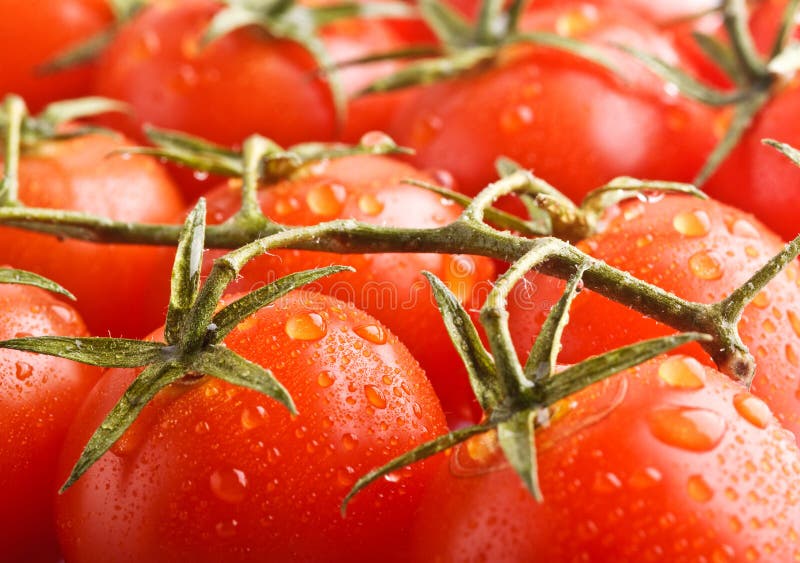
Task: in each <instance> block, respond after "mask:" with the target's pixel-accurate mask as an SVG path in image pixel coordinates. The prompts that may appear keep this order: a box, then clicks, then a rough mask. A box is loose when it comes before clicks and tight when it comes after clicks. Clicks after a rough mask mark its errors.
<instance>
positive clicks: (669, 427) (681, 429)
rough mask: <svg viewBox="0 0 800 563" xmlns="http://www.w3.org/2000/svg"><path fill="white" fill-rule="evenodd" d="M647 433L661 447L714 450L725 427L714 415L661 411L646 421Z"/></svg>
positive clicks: (678, 409)
mask: <svg viewBox="0 0 800 563" xmlns="http://www.w3.org/2000/svg"><path fill="white" fill-rule="evenodd" d="M647 422H648V425H649V427H650V432H651V433H652V434H653V436H655V437H656V438H657V439H658V440H659V441H661V442H663V443H664V444H667V445H670V446H674V447H676V448H680V449H683V450H688V451H695V452H705V451H710V450H713V449H714V448H715V447H716V446H717V444H719V442H720V440H722V437H723V436H724V435H725V430H726V425H725V419H723V418H722V417H721V416H720V415H718V414H717V413H715V412H713V411H710V410H706V409H701V408H694V407H664V408H659V409H656V410H654V411H653V412H651V413H650V414H649V415H648V417H647Z"/></svg>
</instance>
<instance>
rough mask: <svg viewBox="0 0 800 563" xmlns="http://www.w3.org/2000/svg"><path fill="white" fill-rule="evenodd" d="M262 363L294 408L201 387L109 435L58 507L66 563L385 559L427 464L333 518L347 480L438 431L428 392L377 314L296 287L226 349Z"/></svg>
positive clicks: (82, 436) (397, 553) (82, 419)
mask: <svg viewBox="0 0 800 563" xmlns="http://www.w3.org/2000/svg"><path fill="white" fill-rule="evenodd" d="M225 343H226V345H227V346H228V347H229V348H230V349H231V350H233V351H235V352H237V353H239V354H241V355H242V356H244V357H245V358H247V359H249V360H250V361H252V362H256V363H258V364H260V365H262V366H264V367H267V368H270V369H271V370H272V371H273V373H274V374H275V376H276V377H277V379H278V380H279V381H281V382H282V383H283V384H284V385H285V386H286V388H287V389H288V391H289V392H290V393H291V395H292V397H293V398H294V401H295V403H296V405H297V409H298V411H299V415H298V416H294V417H293V416H291V415H290V414H289V412H288V411H287V410H286V409H285V408H284V407H283V406H281V405H280V404H278V403H277V402H275V401H272V400H271V399H268V398H267V397H265V396H263V395H261V394H260V393H258V392H255V391H252V390H246V389H242V388H238V387H234V386H231V385H229V384H227V383H224V382H221V381H219V380H212V379H209V378H203V379H200V380H197V381H194V382H192V383H189V382H186V383H183V384H176V385H173V386H172V387H170V388H168V389H165V390H164V391H162V392H161V393H160V394H159V395H158V396H157V397H156V399H155V401H154V402H152V403H150V404H149V405H148V406H146V407H145V409H144V411H143V413H142V415H141V417H140V418H139V419H138V420H137V421H136V422H135V423H134V425H133V426H132V427H131V428H130V429H129V430H128V432H126V434H125V435H124V436H123V438H122V440H121V441H120V442H118V443H117V444H116V445H115V446H114V447H113V448H112V450H111V451H110V452H109V453H107V454H106V455H105V456H103V457H102V458H101V459H100V461H99V462H98V463H97V464H95V465H94V466H93V467H92V468H91V469H90V470H89V471H88V472H87V473H86V474H85V475H84V476H83V477H82V478H81V479H80V480H78V481H77V483H76V484H75V485H74V486H73V487H72V488H70V489H69V490H67V492H66V493H65V494H64V495H62V496H61V497H59V499H58V502H57V516H58V528H59V538H60V541H61V545H62V548H63V550H64V555H65V559H66V560H67V561H70V562H75V563H80V562H82V561H90V562H94V561H101V560H104V559H106V558H107V557H109V554H112V553H113V554H114V560H115V561H117V562H120V563H121V562H123V561H152V562H161V561H185V560H187V558H189V559H191V560H193V561H196V562H198V563H201V562H205V561H208V562H212V561H213V562H217V561H226V562H231V563H234V562H240V561H254V562H256V561H257V562H263V561H355V562H358V561H374V560H375V558H376V557H380V558H381V559H383V560H387V561H403V560H405V559H406V558H407V545H406V542H407V541H408V537H407V535H408V531H409V528H410V526H411V522H412V518H413V515H414V512H415V510H416V508H417V505H418V502H419V498H420V495H421V492H422V490H423V488H424V487H425V486H426V484H427V482H428V480H429V477H430V473H431V471H432V469H434V468H435V463H426V464H424V465H421V466H414V467H413V468H409V469H405V470H401V471H399V472H398V473H396V474H394V475H391V476H390V478H388V479H384V480H382V481H381V483H379V484H377V486H375V487H374V488H372V489H370V490H367V491H365V492H364V494H363V495H360V496H359V497H358V498H356V499H355V500H354V502H353V503H352V505H351V506H350V508H349V510H348V514H347V518H346V519H344V518H342V517H341V515H340V513H339V507H340V503H341V501H342V499H343V498H344V496H345V494H346V493H347V492H348V491H349V490H350V488H351V487H352V486H353V484H354V483H355V480H356V479H357V478H358V477H359V476H361V475H363V474H364V473H366V472H367V471H368V470H369V469H372V468H373V467H374V466H377V465H380V464H383V463H386V462H387V461H389V460H390V459H392V458H393V457H395V456H397V455H399V454H400V453H402V452H404V451H406V450H408V449H411V448H413V447H414V446H416V445H418V444H420V443H422V442H424V441H426V440H429V439H431V438H433V437H434V436H436V435H438V434H440V433H442V432H443V431H444V430H445V422H444V416H443V415H442V411H441V408H440V407H439V403H438V400H437V398H436V395H435V394H434V392H433V389H432V388H431V387H430V383H429V382H428V380H427V379H426V378H425V375H424V373H423V372H422V370H421V369H420V368H419V365H418V364H417V362H416V361H415V360H414V358H412V356H411V354H409V352H408V350H407V349H406V348H405V347H404V346H403V345H402V344H400V343H399V342H398V340H397V338H396V337H394V336H393V335H392V334H391V333H389V332H388V330H387V329H386V328H384V327H383V325H381V324H380V323H379V322H378V321H377V320H375V319H373V318H372V317H370V316H369V315H367V314H366V313H364V312H362V311H359V310H357V309H355V308H354V307H352V306H351V305H347V304H346V303H344V302H340V301H337V300H335V299H333V298H331V297H327V296H323V295H320V294H315V293H310V292H294V293H292V294H290V295H289V296H287V297H284V298H282V299H281V300H279V301H276V302H275V303H274V304H273V305H271V306H270V307H268V308H265V309H262V310H261V311H259V312H258V313H256V314H255V315H253V316H252V317H250V318H249V319H248V320H246V321H245V322H244V323H243V324H242V325H240V326H239V327H238V328H237V329H236V330H235V331H233V332H232V333H231V334H230V335H229V336H228V337H227V338H226V340H225ZM135 373H136V372H135V371H134V370H110V371H108V372H106V374H105V375H104V376H103V378H102V379H101V381H100V382H99V383H98V385H97V386H96V387H95V388H94V390H93V391H92V393H91V395H90V396H89V398H88V400H87V401H86V402H85V403H84V405H83V407H82V408H81V410H80V413H79V414H78V415H77V419H76V422H75V424H74V425H73V427H72V429H71V431H70V436H69V438H68V441H67V445H66V447H65V455H64V456H63V463H62V466H61V470H62V476H66V474H67V472H68V469H69V468H71V466H72V464H73V463H74V461H75V460H76V459H77V456H78V453H79V452H80V450H81V449H82V447H83V445H84V444H85V443H86V441H87V439H88V438H89V436H90V435H91V433H92V432H93V431H94V429H95V428H96V427H97V426H98V425H99V423H100V422H101V420H102V418H103V417H104V416H105V414H106V413H107V412H108V411H109V410H110V409H111V407H112V406H113V404H114V403H115V402H116V401H117V400H118V399H119V398H120V396H121V395H122V393H123V391H124V390H125V388H126V386H127V385H128V383H130V381H131V380H132V378H133V377H134V375H135Z"/></svg>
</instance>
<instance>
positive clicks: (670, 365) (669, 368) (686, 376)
mask: <svg viewBox="0 0 800 563" xmlns="http://www.w3.org/2000/svg"><path fill="white" fill-rule="evenodd" d="M658 376H659V377H660V378H661V380H662V381H664V383H666V384H667V385H670V386H672V387H678V388H680V389H702V388H703V387H704V386H705V371H704V370H703V366H702V365H700V362H698V361H697V360H695V359H694V358H688V357H680V356H676V357H671V358H668V359H666V360H664V361H663V362H661V365H660V366H659V367H658Z"/></svg>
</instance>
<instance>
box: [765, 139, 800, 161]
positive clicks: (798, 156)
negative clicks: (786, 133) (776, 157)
mask: <svg viewBox="0 0 800 563" xmlns="http://www.w3.org/2000/svg"><path fill="white" fill-rule="evenodd" d="M761 142H762V143H764V144H765V145H767V146H770V147H772V148H774V149H775V150H777V151H778V152H779V153H781V154H782V155H783V156H785V157H786V158H788V159H789V160H791V161H792V163H793V164H794V165H795V166H800V150H797V149H796V148H794V147H793V146H792V145H789V144H787V143H781V142H780V141H776V140H775V139H763V140H762V141H761Z"/></svg>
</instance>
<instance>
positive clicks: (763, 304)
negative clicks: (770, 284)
mask: <svg viewBox="0 0 800 563" xmlns="http://www.w3.org/2000/svg"><path fill="white" fill-rule="evenodd" d="M751 303H752V304H753V305H755V306H756V307H758V308H759V309H766V308H767V306H768V305H769V294H768V293H767V292H766V291H764V290H762V291H759V292H758V293H757V294H756V296H755V297H753V300H752V301H751Z"/></svg>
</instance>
